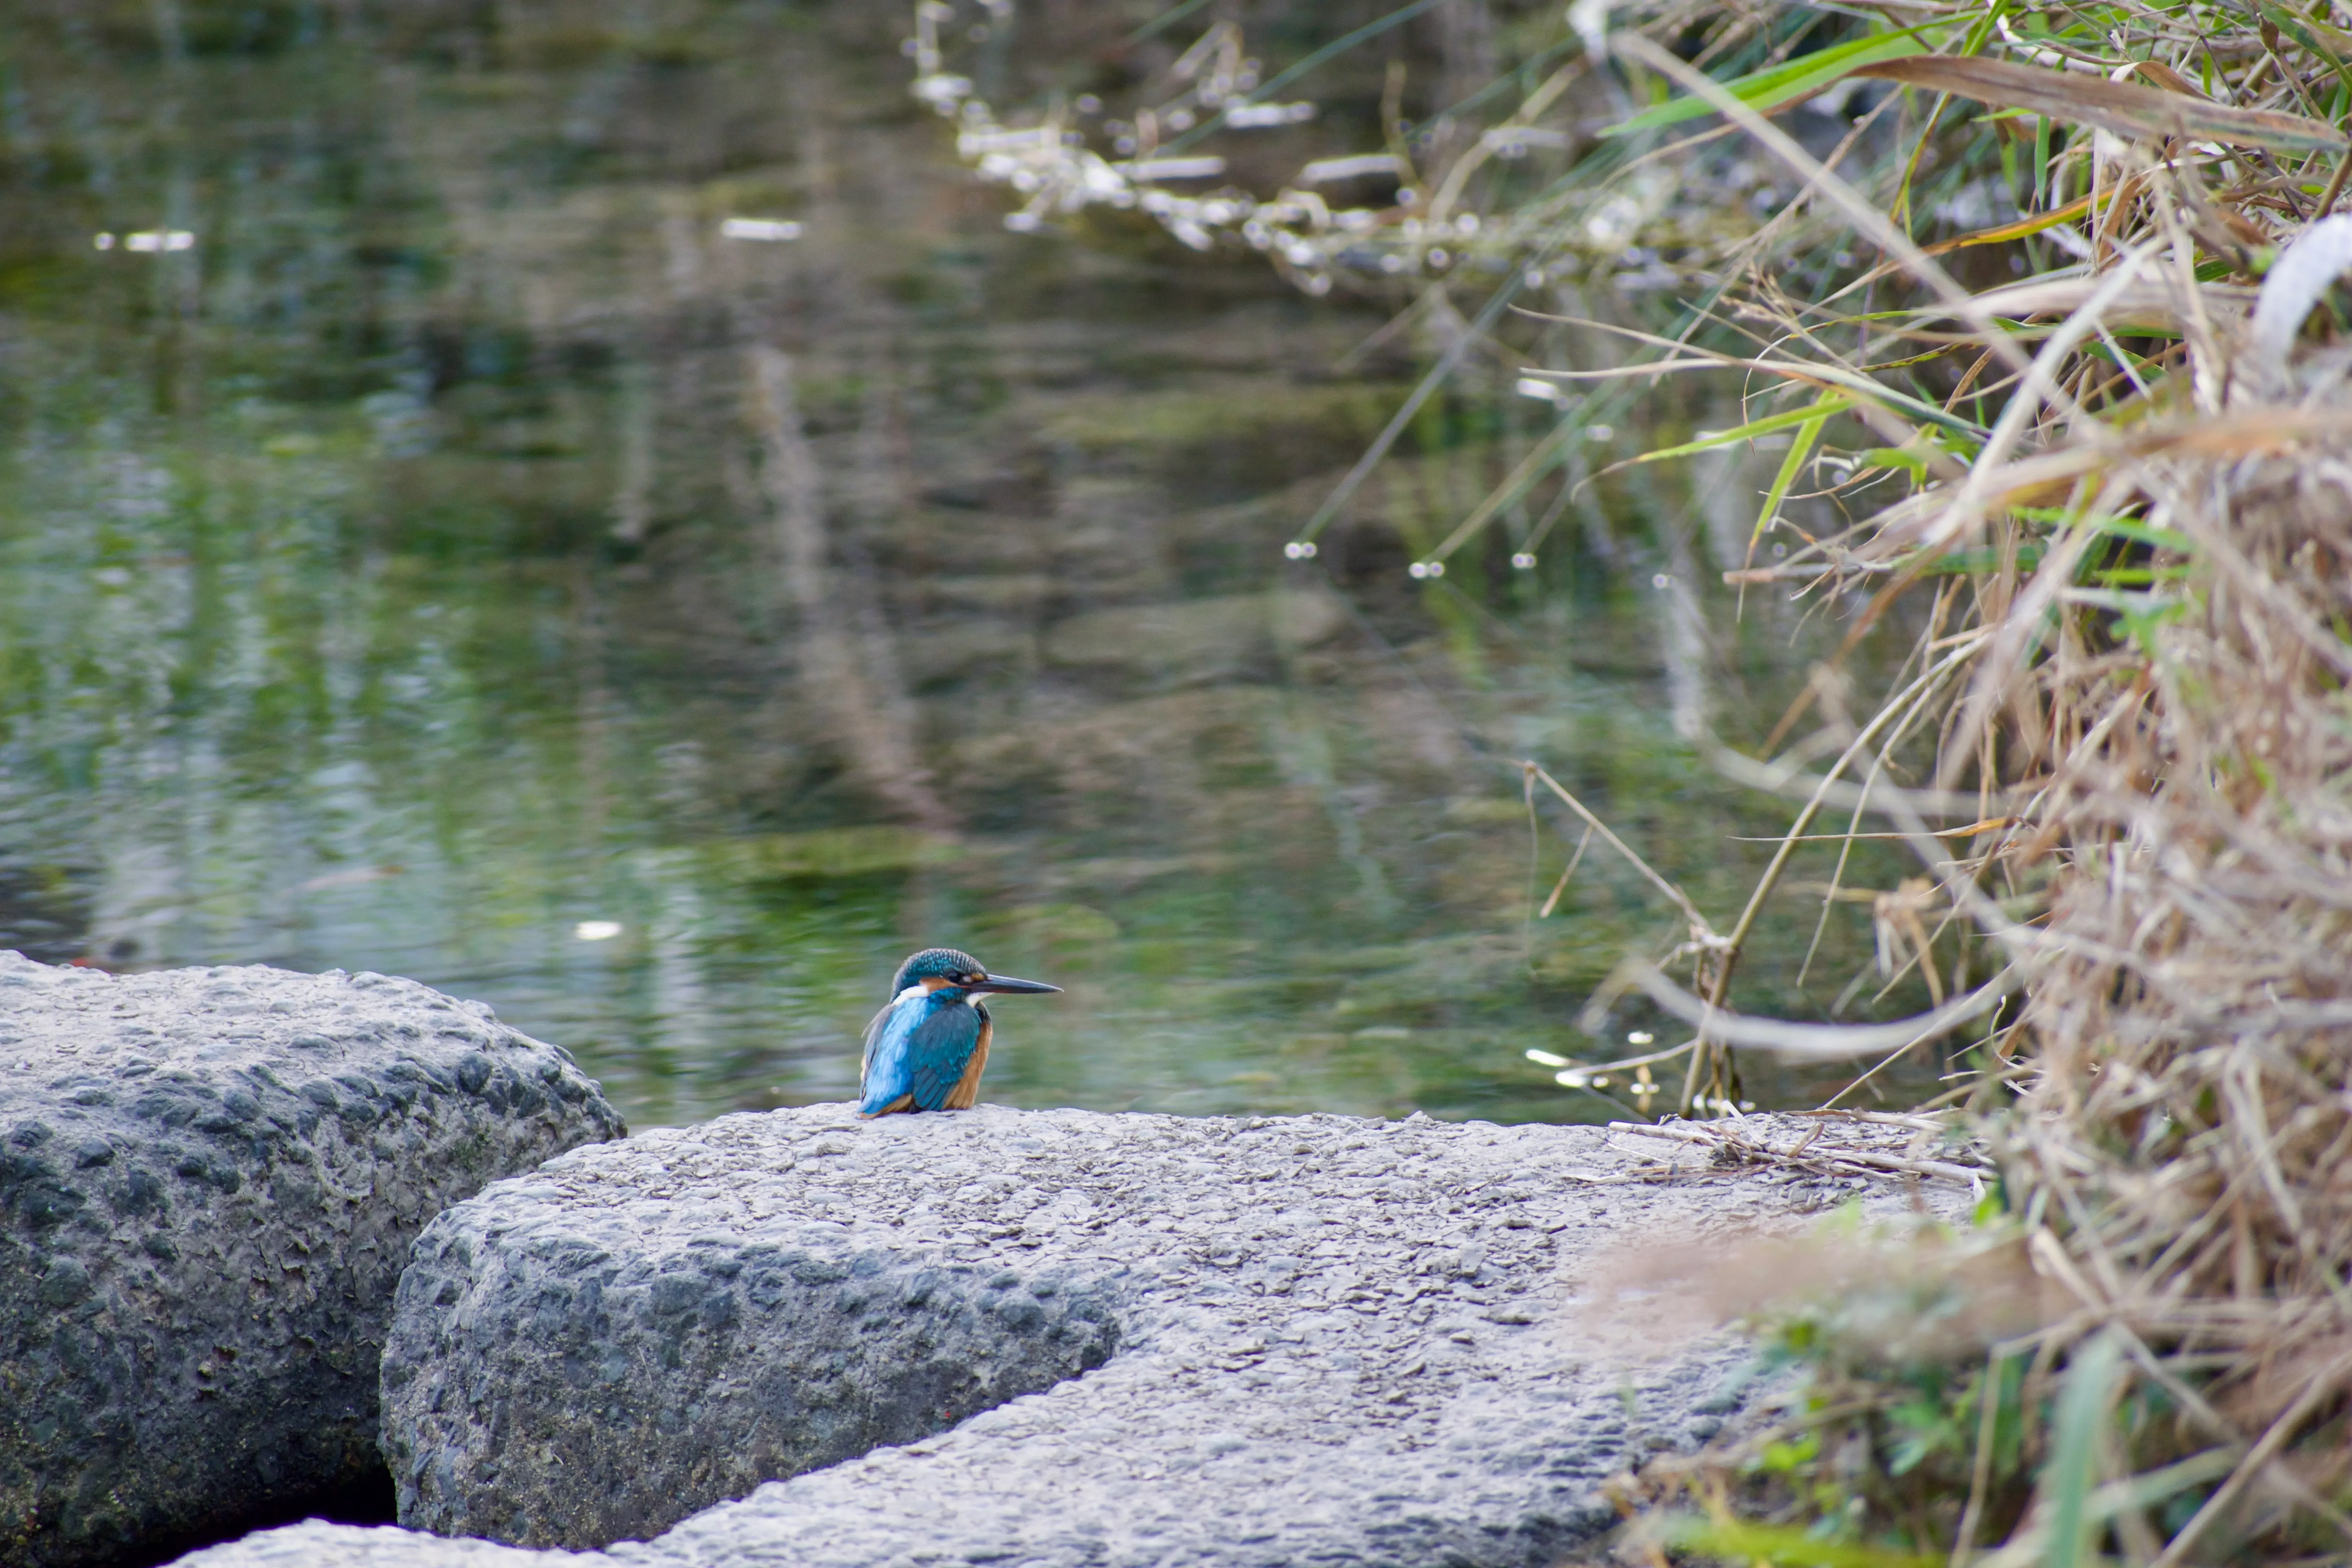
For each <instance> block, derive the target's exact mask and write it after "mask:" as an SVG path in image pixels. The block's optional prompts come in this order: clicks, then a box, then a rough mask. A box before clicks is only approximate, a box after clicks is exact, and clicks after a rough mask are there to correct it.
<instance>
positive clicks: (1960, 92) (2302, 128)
mask: <svg viewBox="0 0 2352 1568" xmlns="http://www.w3.org/2000/svg"><path fill="white" fill-rule="evenodd" d="M1849 74H1851V75H1853V76H1862V77H1870V78H1872V79H1875V80H1879V81H1899V82H1901V83H1903V84H1904V85H1905V86H1906V87H1916V88H1924V89H1927V91H1929V92H1948V93H1952V94H1954V95H1956V96H1958V97H1960V98H1972V99H1975V100H1977V101H1978V102H1979V103H1997V104H2000V105H2002V106H2004V107H2006V108H2011V109H2030V110H2032V111H2033V112H2035V113H2036V114H2043V115H2047V116H2049V117H2050V118H2051V119H2053V120H2070V121H2074V122H2075V123H2077V124H2081V125H2095V126H2096V127H2098V128H2099V129H2100V130H2102V131H2110V132H2114V133H2115V134H2116V135H2118V136H2123V137H2128V138H2132V139H2135V140H2137V139H2142V138H2158V137H2165V136H2187V137H2192V138H2196V139H2199V140H2202V141H2209V142H2230V143H2231V144H2232V145H2235V146H2241V147H2273V148H2280V149H2283V150H2285V151H2289V152H2302V151H2308V150H2311V149H2315V148H2319V149H2331V150H2340V149H2342V148H2344V147H2345V146H2347V144H2352V143H2347V139H2346V137H2345V135H2344V133H2343V132H2340V131H2338V130H2336V128H2335V127H2333V126H2330V125H2323V124H2321V123H2320V122H2319V121H2316V120H2306V119H2305V118H2304V117H2303V116H2301V115H2299V114H2281V113H2278V112H2276V111H2275V110H2267V109H2232V108H2231V107H2230V106H2229V105H2228V104H2224V103H2215V102H2212V101H2211V100H2208V99H2201V98H2191V97H2189V96H2188V95H2187V94H2185V93H2179V92H2164V91H2160V90H2158V89H2156V88H2152V87H2142V86H2140V85H2138V84H2137V83H2136V82H2125V81H2109V80H2107V79H2105V77H2097V76H2088V75H2084V74H2081V73H2078V72H2074V71H2059V70H2047V69H2044V68H2042V67H2040V66H2025V65H2019V64H2017V63H2015V62H2014V61H2011V60H1984V59H1964V58H1956V57H1951V56H1945V55H1919V56H1916V57H1914V58H1908V59H1885V60H1877V61H1873V62H1869V63H1866V64H1864V65H1860V66H1857V67H1855V68H1853V70H1852V71H1851V72H1850V73H1849Z"/></svg>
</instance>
